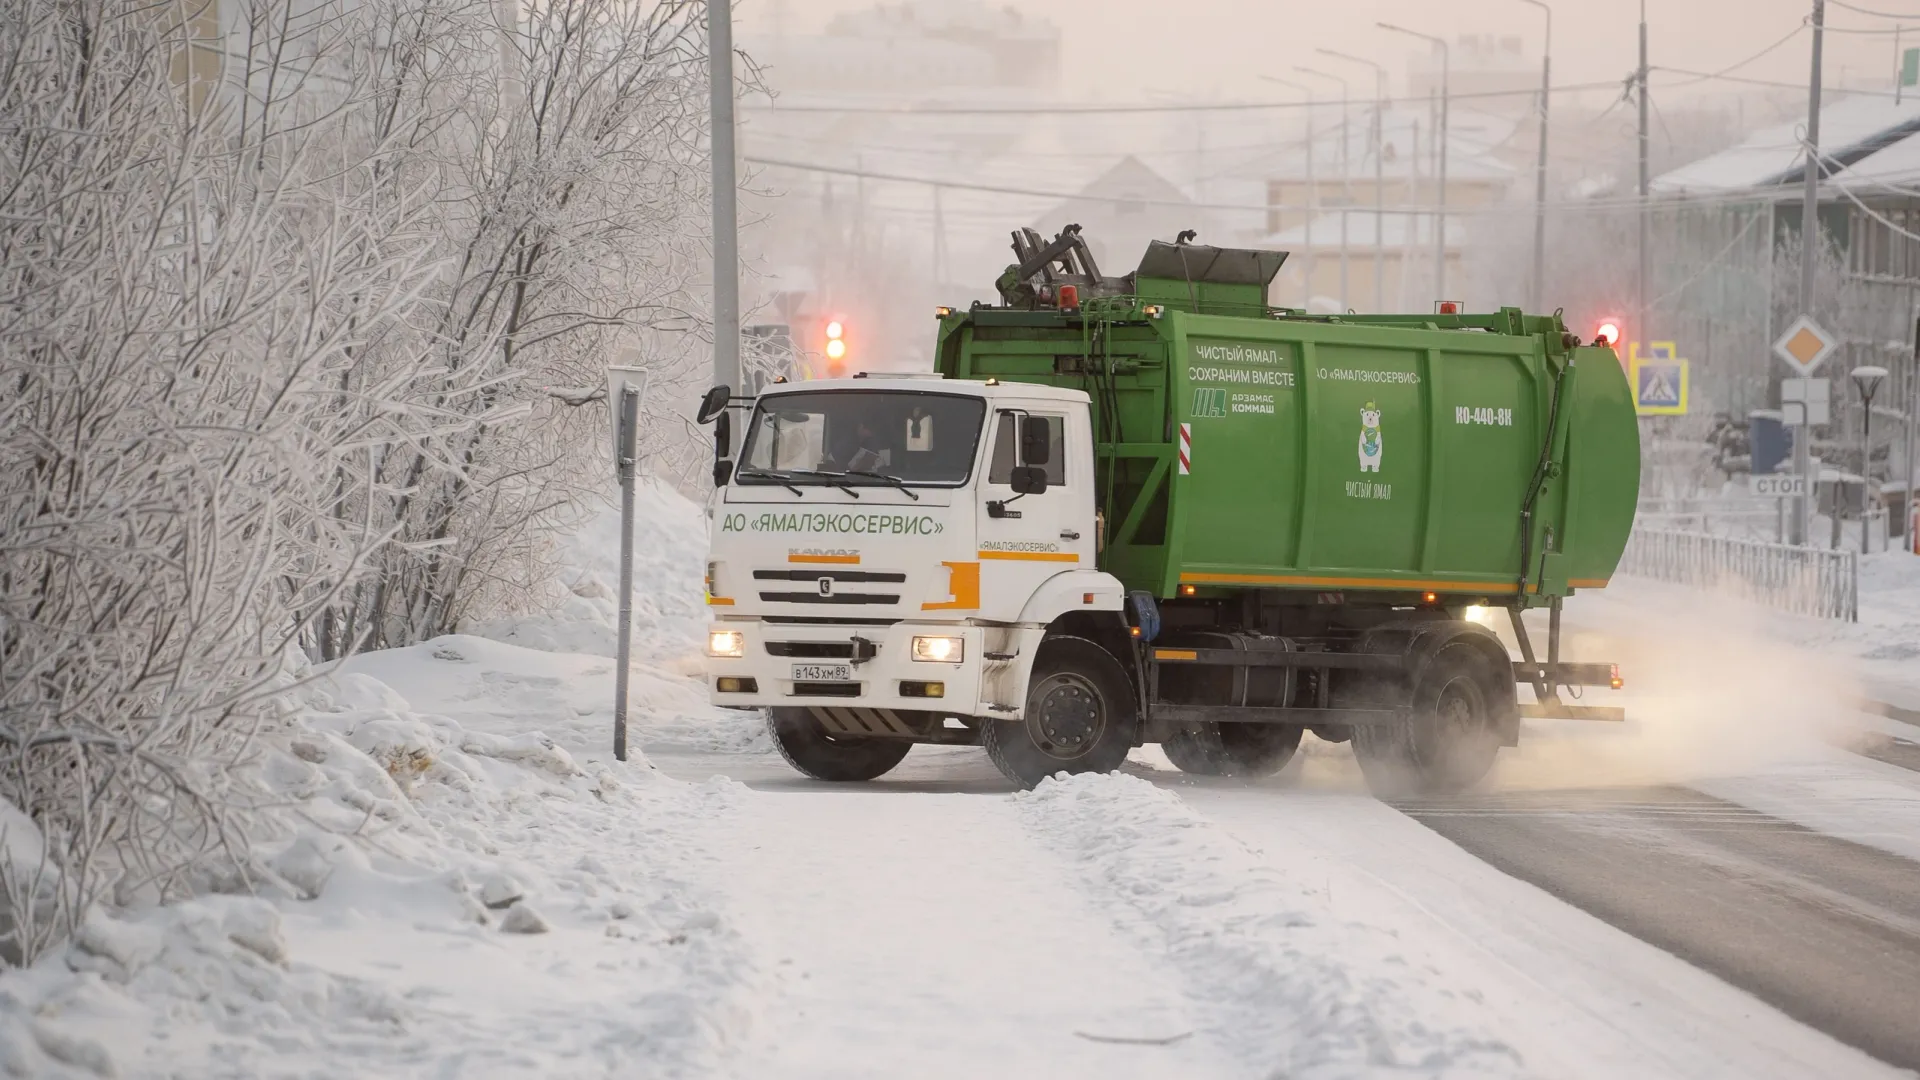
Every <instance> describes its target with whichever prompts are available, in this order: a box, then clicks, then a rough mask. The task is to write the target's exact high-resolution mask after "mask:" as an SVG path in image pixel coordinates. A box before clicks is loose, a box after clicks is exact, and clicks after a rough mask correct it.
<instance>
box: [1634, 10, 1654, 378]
mask: <svg viewBox="0 0 1920 1080" xmlns="http://www.w3.org/2000/svg"><path fill="white" fill-rule="evenodd" d="M1635 76H1636V81H1637V83H1638V85H1639V87H1640V274H1639V279H1640V280H1639V283H1638V290H1637V298H1638V303H1637V304H1636V305H1635V306H1636V307H1637V309H1638V310H1637V312H1636V313H1635V316H1634V324H1633V332H1634V333H1635V334H1636V335H1638V338H1639V340H1640V341H1643V342H1644V341H1650V340H1652V339H1651V338H1650V337H1649V336H1648V335H1649V334H1650V333H1651V332H1652V331H1651V328H1650V327H1649V326H1648V325H1647V283H1648V281H1649V279H1651V278H1652V277H1653V249H1652V247H1651V239H1652V232H1653V183H1652V178H1651V176H1650V174H1649V173H1648V171H1647V104H1648V103H1647V0H1640V67H1639V70H1638V71H1636V72H1635ZM1629 348H1632V346H1629Z"/></svg>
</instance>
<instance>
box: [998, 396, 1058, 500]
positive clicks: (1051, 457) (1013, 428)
mask: <svg viewBox="0 0 1920 1080" xmlns="http://www.w3.org/2000/svg"><path fill="white" fill-rule="evenodd" d="M1022 415H1023V414H1021V413H1007V412H1003V413H1001V414H1000V421H999V423H998V424H997V425H996V426H995V428H994V435H993V461H992V463H991V464H990V465H989V466H988V467H987V482H988V483H990V484H1008V483H1012V482H1013V466H1014V463H1015V462H1014V446H1015V444H1016V443H1018V441H1019V439H1020V417H1021V416H1022ZM1032 415H1033V418H1034V419H1036V420H1045V421H1046V422H1047V463H1046V465H1045V466H1044V468H1045V469H1046V471H1047V486H1048V487H1050V488H1053V487H1059V486H1060V485H1062V484H1064V483H1066V482H1067V462H1066V456H1067V446H1066V426H1067V425H1066V417H1064V416H1042V415H1039V414H1037V413H1036V414H1032Z"/></svg>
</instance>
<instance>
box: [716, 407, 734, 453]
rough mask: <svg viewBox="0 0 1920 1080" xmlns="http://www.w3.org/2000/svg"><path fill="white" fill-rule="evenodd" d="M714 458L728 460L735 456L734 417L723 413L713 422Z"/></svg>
mask: <svg viewBox="0 0 1920 1080" xmlns="http://www.w3.org/2000/svg"><path fill="white" fill-rule="evenodd" d="M713 456H714V457H715V458H727V457H732V456H733V417H732V415H730V414H728V413H721V414H720V415H719V416H717V417H715V418H714V422H713Z"/></svg>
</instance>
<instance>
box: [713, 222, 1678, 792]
mask: <svg viewBox="0 0 1920 1080" xmlns="http://www.w3.org/2000/svg"><path fill="white" fill-rule="evenodd" d="M1013 246H1014V251H1015V255H1016V259H1017V261H1016V262H1015V263H1014V264H1013V265H1011V266H1009V267H1008V269H1007V271H1006V272H1005V273H1004V274H1003V275H1002V276H1001V278H1000V279H999V281H998V282H997V292H998V293H999V302H997V303H991V304H988V303H978V302H976V303H974V304H972V305H971V306H969V307H966V308H940V309H938V311H937V313H936V314H937V318H938V331H937V338H936V341H937V352H936V365H935V370H934V371H932V372H928V373H924V374H914V375H908V374H900V373H880V372H870V373H865V374H855V375H853V376H851V377H848V378H839V379H823V380H811V381H796V382H780V381H778V380H776V381H775V382H773V383H772V384H770V385H767V386H765V387H763V388H762V389H761V391H760V392H759V393H757V394H754V395H752V396H744V395H736V394H734V393H733V392H732V391H731V388H729V387H724V386H721V387H715V388H714V389H713V390H712V391H710V392H709V393H708V395H707V397H706V398H705V400H704V401H703V403H702V406H701V411H700V417H699V419H700V421H701V422H702V423H712V424H715V425H716V431H715V440H714V441H715V453H716V457H715V461H714V476H713V479H714V486H715V490H714V495H713V499H712V504H711V507H710V510H711V514H710V517H711V535H710V549H709V550H710V554H709V556H708V562H707V573H706V592H707V597H706V600H707V604H708V605H709V606H710V611H711V613H712V622H711V627H710V630H709V633H708V636H707V643H706V654H707V665H706V668H707V672H706V678H707V683H708V687H709V691H710V694H711V700H712V701H713V702H714V703H715V704H717V705H721V706H731V707H737V708H753V709H764V710H766V714H767V721H768V725H769V727H770V729H771V733H772V737H773V740H774V742H775V743H776V744H777V746H778V747H779V749H780V752H781V753H782V754H783V755H785V757H786V759H787V760H788V761H789V762H790V763H791V764H792V765H793V767H794V768H795V769H797V770H799V771H800V772H801V773H804V774H806V775H807V776H810V777H814V778H817V779H820V780H829V781H864V780H871V779H874V778H876V777H879V776H881V775H882V774H884V773H886V772H887V771H888V770H889V769H891V768H893V767H894V766H895V765H897V764H899V763H900V761H901V760H902V759H903V758H904V757H905V756H906V755H907V753H908V752H909V751H910V749H911V748H912V747H913V746H914V745H915V744H916V743H926V744H938V745H951V744H961V745H978V746H982V747H984V748H985V750H986V752H987V754H988V755H989V756H990V757H991V759H992V761H993V763H994V764H995V765H996V766H997V767H998V768H999V770H1000V771H1001V772H1002V773H1004V774H1005V775H1006V777H1007V778H1008V779H1009V780H1011V781H1012V782H1014V783H1015V784H1018V785H1022V786H1028V787H1030V786H1032V785H1035V784H1037V783H1039V782H1040V781H1042V780H1043V779H1045V778H1047V777H1049V776H1053V775H1056V774H1059V773H1062V772H1066V773H1078V772H1104V771H1110V770H1113V769H1115V768H1117V767H1119V766H1120V764H1121V763H1122V761H1123V760H1125V759H1126V757H1127V755H1128V753H1129V752H1130V751H1131V750H1133V749H1134V748H1135V747H1139V746H1142V745H1145V744H1149V743H1152V744H1158V745H1159V746H1160V748H1161V749H1162V750H1163V751H1164V753H1165V755H1166V757H1167V759H1168V760H1170V761H1171V762H1172V763H1173V764H1174V765H1175V766H1176V767H1178V768H1180V769H1182V770H1185V771H1188V772H1192V773H1199V774H1207V775H1217V776H1240V777H1259V776H1265V775H1269V774H1272V773H1274V772H1276V771H1278V770H1279V769H1281V768H1282V767H1283V766H1285V765H1286V763H1287V762H1288V760H1289V759H1290V758H1291V757H1292V756H1293V755H1294V753H1295V751H1296V749H1297V748H1298V747H1299V745H1300V742H1301V739H1302V737H1303V736H1304V734H1305V733H1307V732H1312V733H1313V734H1314V735H1315V736H1316V737H1318V738H1320V739H1324V740H1329V741H1332V742H1346V743H1350V744H1351V747H1352V751H1353V753H1354V755H1355V757H1356V758H1357V759H1358V762H1359V766H1360V769H1361V771H1362V773H1363V774H1364V776H1365V778H1366V781H1367V783H1368V785H1369V787H1370V788H1371V789H1372V790H1374V791H1375V792H1376V793H1380V794H1383V795H1400V794H1443V793H1449V792H1457V791H1460V790H1463V789H1466V788H1468V787H1470V786H1472V785H1473V784H1475V783H1477V782H1478V781H1479V780H1480V779H1481V778H1482V777H1483V776H1484V775H1485V774H1486V773H1487V772H1488V770H1489V769H1490V767H1491V766H1492V764H1493V762H1494V760H1495V757H1496V755H1497V753H1498V751H1499V749H1500V748H1501V747H1504V746H1513V745H1516V744H1517V741H1518V739H1519V736H1520V730H1521V721H1522V720H1523V719H1526V718H1544V719H1560V720H1600V721H1617V720H1621V719H1624V710H1622V709H1621V708H1618V707H1615V706H1609V705H1606V704H1601V703H1596V699H1600V700H1604V699H1605V698H1606V697H1608V694H1607V691H1609V690H1618V689H1619V688H1620V687H1621V685H1622V684H1621V674H1620V671H1619V668H1618V667H1617V666H1616V665H1614V664H1612V663H1609V662H1606V661H1595V660H1587V661H1577V660H1571V659H1568V658H1565V657H1563V656H1562V655H1561V634H1560V621H1561V619H1560V616H1561V610H1562V605H1563V602H1564V601H1565V600H1566V598H1568V597H1570V596H1573V595H1575V594H1577V593H1579V592H1581V591H1583V590H1590V589H1600V588H1604V587H1605V586H1606V584H1607V581H1608V579H1609V577H1610V576H1611V575H1612V574H1613V571H1614V568H1615V565H1616V563H1617V562H1618V561H1619V559H1620V556H1621V553H1622V551H1623V549H1624V547H1625V545H1626V542H1627V535H1628V531H1629V529H1630V528H1631V525H1632V521H1633V515H1634V505H1635V502H1636V499H1637V496H1638V484H1639V475H1640V463H1639V454H1640V449H1639V433H1638V426H1637V424H1636V422H1635V413H1634V408H1633V403H1632V398H1631V394H1630V391H1629V387H1628V383H1627V379H1626V377H1625V375H1624V373H1623V371H1622V368H1621V364H1620V361H1619V358H1618V357H1617V356H1616V355H1615V353H1614V352H1613V350H1612V349H1611V347H1610V343H1608V342H1605V341H1604V340H1601V341H1595V342H1592V343H1587V344H1583V343H1582V342H1581V341H1580V340H1579V339H1578V338H1577V337H1576V336H1575V335H1574V334H1572V333H1570V332H1569V331H1568V329H1567V327H1566V324H1565V322H1564V320H1563V319H1562V317H1561V316H1560V315H1559V314H1554V315H1529V314H1524V313H1523V312H1521V311H1520V310H1517V309H1514V308H1502V309H1500V310H1498V311H1495V312H1493V313H1490V314H1470V313H1466V312H1464V311H1461V310H1460V305H1458V304H1450V303H1438V304H1436V305H1435V311H1434V312H1433V313H1432V314H1412V315H1404V314H1399V315H1384V314H1375V315H1358V314H1346V315H1328V314H1310V313H1308V312H1305V311H1301V310H1296V309H1290V308H1284V307H1275V306H1271V305H1270V304H1269V302H1268V293H1269V286H1270V283H1271V282H1272V280H1273V278H1274V275H1275V274H1276V273H1277V272H1278V271H1279V269H1280V267H1281V265H1282V263H1283V262H1284V261H1285V259H1286V254H1285V253H1283V252H1277V251H1264V250H1254V249H1243V248H1226V247H1212V246H1208V245H1204V244H1198V243H1194V242H1191V238H1190V236H1189V235H1188V234H1182V236H1181V237H1180V238H1179V240H1178V241H1176V242H1173V243H1168V242H1163V241H1155V242H1153V243H1152V244H1151V245H1150V247H1149V248H1148V250H1147V251H1146V253H1145V255H1144V256H1143V257H1142V259H1141V261H1140V263H1139V266H1138V267H1137V268H1136V269H1134V270H1133V271H1132V272H1130V273H1127V274H1125V275H1123V276H1119V277H1107V276H1103V275H1102V273H1101V271H1100V269H1099V267H1098V265H1097V263H1096V262H1095V260H1094V257H1093V253H1092V252H1091V250H1090V249H1089V247H1088V245H1087V242H1086V240H1085V238H1084V237H1082V236H1081V235H1080V234H1079V230H1078V229H1077V228H1069V229H1067V230H1064V231H1063V232H1062V233H1060V234H1059V235H1058V236H1056V237H1054V238H1053V239H1052V240H1043V238H1042V237H1040V236H1039V235H1037V234H1035V233H1033V232H1032V231H1030V230H1022V231H1021V232H1017V233H1015V234H1014V245H1013ZM736 429H737V430H738V434H739V436H740V437H739V438H738V439H737V440H736V439H735V438H734V435H735V433H736ZM1542 608H1544V609H1545V615H1546V618H1545V622H1546V623H1547V625H1546V628H1545V635H1544V637H1545V640H1544V648H1539V649H1537V648H1536V644H1537V643H1536V640H1535V638H1536V636H1537V635H1538V634H1539V630H1538V628H1534V627H1529V625H1528V624H1527V623H1526V622H1524V621H1523V620H1522V618H1521V616H1522V613H1523V612H1525V611H1527V610H1530V609H1542ZM1496 619H1504V620H1505V621H1507V622H1508V623H1509V624H1510V626H1511V630H1512V633H1513V636H1514V639H1515V641H1516V643H1517V651H1518V653H1519V655H1518V656H1515V655H1512V654H1511V653H1510V652H1509V651H1508V648H1507V646H1506V645H1505V644H1503V643H1502V641H1501V639H1500V637H1499V636H1498V634H1497V633H1496V632H1495V631H1494V630H1493V629H1491V628H1490V624H1491V623H1493V622H1494V621H1495V620H1496ZM1589 688H1592V689H1593V690H1594V691H1595V692H1593V693H1588V692H1587V691H1588V690H1589ZM1582 698H1584V699H1585V700H1584V701H1583V700H1581V699H1582Z"/></svg>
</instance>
